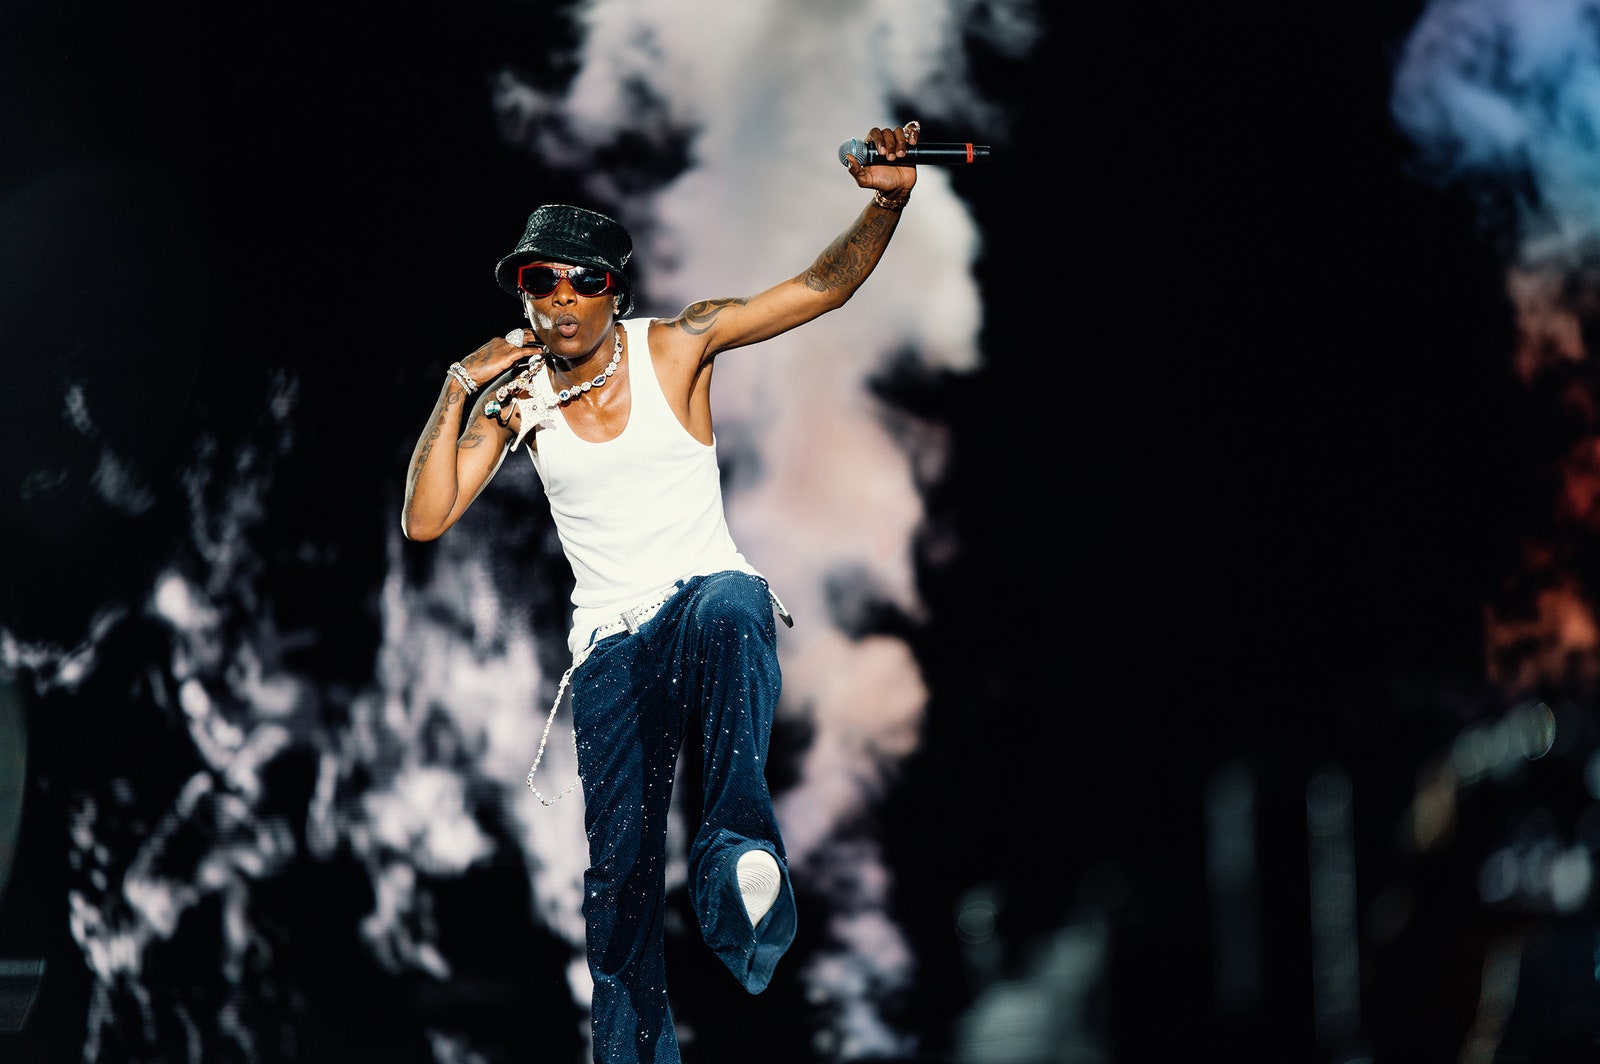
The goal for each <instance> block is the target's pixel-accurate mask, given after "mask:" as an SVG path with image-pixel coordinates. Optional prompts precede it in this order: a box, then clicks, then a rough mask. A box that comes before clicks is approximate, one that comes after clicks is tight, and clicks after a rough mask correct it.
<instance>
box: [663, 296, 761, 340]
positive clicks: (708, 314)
mask: <svg viewBox="0 0 1600 1064" xmlns="http://www.w3.org/2000/svg"><path fill="white" fill-rule="evenodd" d="M744 304H745V300H743V299H702V300H700V302H698V303H690V304H689V305H688V306H687V307H684V308H683V313H682V314H679V315H678V316H677V317H676V318H674V319H672V320H671V321H669V322H666V323H665V324H666V326H667V328H669V329H682V330H683V331H684V332H686V333H688V334H690V335H691V336H699V335H701V334H702V333H704V332H706V330H708V329H710V328H711V326H712V325H713V324H715V323H716V320H717V315H718V314H721V313H722V309H723V308H724V307H742V306H744Z"/></svg>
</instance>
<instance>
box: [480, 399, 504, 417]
mask: <svg viewBox="0 0 1600 1064" xmlns="http://www.w3.org/2000/svg"><path fill="white" fill-rule="evenodd" d="M483 412H484V414H486V415H487V416H489V417H495V415H496V414H498V413H500V400H498V399H490V400H489V401H488V402H487V403H484V404H483ZM496 420H498V419H496Z"/></svg>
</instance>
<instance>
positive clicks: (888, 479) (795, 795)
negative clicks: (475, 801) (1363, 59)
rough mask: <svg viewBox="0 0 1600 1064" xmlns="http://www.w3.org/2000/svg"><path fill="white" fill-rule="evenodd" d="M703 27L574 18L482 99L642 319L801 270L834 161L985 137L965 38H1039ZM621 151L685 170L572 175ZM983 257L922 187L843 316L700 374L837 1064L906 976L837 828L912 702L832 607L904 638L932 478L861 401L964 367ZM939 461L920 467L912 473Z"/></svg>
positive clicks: (809, 12) (931, 29)
mask: <svg viewBox="0 0 1600 1064" xmlns="http://www.w3.org/2000/svg"><path fill="white" fill-rule="evenodd" d="M712 11H713V9H712V8H709V7H707V6H706V5H704V4H697V3H687V2H683V0H677V2H666V3H663V2H658V0H651V2H644V0H603V2H599V3H593V4H589V5H586V6H585V7H583V8H582V9H581V14H580V18H581V23H582V39H581V42H580V44H579V45H578V49H577V51H578V54H577V56H576V57H575V60H574V63H575V70H576V72H575V74H574V76H573V77H572V80H571V82H570V84H568V85H565V86H560V87H555V86H548V85H536V84H531V83H529V82H528V81H527V80H526V79H525V78H524V77H522V76H520V75H518V74H516V73H513V72H511V71H506V72H504V73H502V75H501V76H500V78H499V79H498V82H497V85H496V89H497V91H496V110H497V119H498V122H499V127H500V128H501V129H502V130H503V131H505V134H506V136H507V137H508V139H511V140H513V141H514V142H516V143H518V144H520V145H521V146H522V147H524V148H525V149H526V150H527V151H528V152H529V154H530V155H531V156H533V157H534V158H536V159H537V160H538V161H539V163H540V164H541V165H544V166H552V167H557V168H561V169H565V170H568V171H571V172H572V173H573V174H574V175H575V176H576V177H577V178H578V179H579V180H581V181H582V182H583V184H584V187H585V188H586V190H587V191H588V193H589V194H590V195H591V196H592V197H593V199H592V202H590V203H588V204H586V205H589V206H594V207H596V208H598V209H601V210H603V211H606V212H607V213H613V214H616V215H617V216H618V217H620V218H621V219H622V220H623V221H624V223H625V224H627V225H628V226H629V228H630V229H631V230H632V232H633V234H634V238H635V247H636V252H635V259H634V263H635V266H636V268H637V269H638V271H639V272H640V273H641V274H642V275H643V276H644V277H645V278H646V282H647V285H646V288H645V289H644V290H641V291H640V292H639V297H640V298H639V303H640V306H641V312H642V313H646V314H652V313H653V314H659V315H670V314H673V313H676V312H677V311H678V310H679V309H681V308H682V307H683V306H685V305H687V304H688V303H690V302H693V301H694V300H696V299H702V298H715V297H722V296H738V295H750V294H754V293H755V292H757V291H759V290H761V289H762V288H765V287H767V286H768V285H771V284H775V283H778V282H780V281H782V280H785V279H787V278H788V277H791V276H793V275H795V274H797V273H799V272H801V271H802V270H804V269H806V268H807V267H808V266H809V265H810V264H811V262H812V261H813V260H814V259H815V257H816V256H817V255H818V254H819V253H820V252H821V251H822V250H823V249H824V248H825V247H826V246H827V245H828V244H829V243H830V242H831V241H832V240H833V238H834V237H835V236H836V235H838V234H839V233H840V232H841V231H843V230H844V229H845V228H846V227H847V226H848V225H849V224H850V222H851V221H852V219H853V218H854V217H855V216H856V215H857V214H858V213H859V212H860V210H861V209H862V208H863V207H864V206H865V204H866V201H867V196H866V194H865V193H863V192H862V191H861V190H860V189H859V188H858V187H857V186H856V185H855V183H854V181H853V180H852V179H851V178H850V177H849V175H848V173H847V172H846V171H845V169H844V167H843V166H842V165H841V164H840V162H839V160H838V154H837V149H838V146H839V144H840V143H841V142H842V141H844V140H846V139H848V138H850V137H852V136H862V135H864V134H865V133H866V131H867V130H868V129H869V128H870V127H872V126H887V125H894V124H900V123H903V122H906V121H908V120H910V119H913V118H915V119H918V120H920V121H921V122H922V123H923V127H924V136H925V137H926V138H927V139H929V140H934V141H937V140H965V139H969V138H972V139H982V138H975V137H974V136H973V134H972V133H971V126H972V125H973V124H981V125H982V126H983V128H984V129H985V130H986V131H996V132H999V131H1001V129H1002V121H1001V116H999V115H996V114H994V113H993V111H992V110H991V109H990V108H988V107H987V106H986V105H985V104H984V103H983V101H982V100H981V98H980V97H979V94H978V93H977V92H976V91H975V89H974V87H973V86H972V84H971V83H970V81H969V80H968V78H967V77H966V64H965V62H964V59H963V47H964V40H963V35H964V34H969V35H970V34H979V35H984V36H986V37H987V38H988V40H989V43H990V44H991V46H993V47H995V48H997V49H999V50H1001V51H1004V52H1008V53H1012V54H1018V53H1021V52H1023V51H1025V50H1026V48H1027V47H1028V46H1029V45H1030V44H1031V43H1032V41H1033V39H1034V37H1035V36H1036V34H1037V29H1036V25H1035V22H1034V17H1033V12H1032V9H1031V6H1030V5H1028V4H1025V3H1011V4H994V5H988V4H984V5H980V4H976V3H946V4H934V5H930V4H914V3H909V2H905V0H901V2H896V3H877V4H866V5H843V4H816V5H810V4H806V5H800V4H787V3H780V2H775V0H768V2H759V3H743V4H738V5H734V6H726V5H722V6H717V7H716V8H715V9H714V12H715V14H714V17H712V15H711V13H712ZM898 100H914V101H916V103H915V105H914V106H906V105H902V104H898V103H896V101H898ZM942 128H946V129H952V130H954V131H953V132H950V133H948V134H946V135H941V134H940V133H939V130H941V129H942ZM624 139H626V142H627V143H628V144H630V145H640V144H642V145H645V146H646V150H647V151H648V150H650V147H649V146H652V145H655V146H659V147H660V149H661V153H662V156H663V160H664V159H665V158H667V157H668V152H669V150H670V149H672V148H673V147H675V146H676V147H678V149H679V150H680V151H681V152H682V156H683V157H684V158H685V159H686V165H685V167H684V169H683V170H682V171H681V172H679V173H677V174H675V175H673V176H672V177H671V178H670V179H669V180H666V181H665V183H657V184H656V185H654V186H652V187H649V188H648V189H647V190H646V191H643V192H639V191H636V190H635V189H634V188H633V187H632V186H630V185H629V184H628V183H627V182H625V181H623V180H620V176H621V175H618V174H617V173H615V172H614V168H609V167H607V166H604V165H599V164H595V162H594V161H595V159H596V156H597V155H598V154H599V153H601V152H603V151H604V150H605V149H607V148H611V147H614V146H615V145H617V144H618V143H619V142H621V141H623V140H624ZM674 140H676V142H677V143H676V144H673V143H669V142H671V141H674ZM534 206H537V204H532V203H530V204H527V205H525V207H526V209H527V210H531V209H532V208H533V207H534ZM516 220H517V221H520V217H519V218H518V219H516ZM511 221H512V219H508V223H510V222H511ZM980 250H981V246H980V241H979V234H978V232H977V229H976V226H975V224H974V221H973V218H972V216H971V214H970V212H969V211H968V210H967V208H966V206H965V205H964V204H963V203H962V201H961V200H960V199H959V198H958V197H957V196H955V195H954V194H953V192H952V187H951V183H950V181H949V175H948V173H946V172H942V171H940V170H938V169H934V168H928V167H924V168H923V169H922V171H921V173H920V174H919V177H918V183H917V188H916V192H915V195H914V199H913V204H912V206H911V207H910V208H909V209H908V210H907V211H906V212H905V215H904V217H903V219H902V221H901V224H900V227H899V230H898V232H897V234H896V236H895V239H894V243H893V244H892V245H891V247H890V249H889V251H888V253H887V254H886V256H885V257H884V260H883V262H882V263H881V265H880V266H879V268H878V270H877V272H876V273H875V274H874V275H873V276H872V278H871V279H870V280H869V281H868V282H867V284H866V286H865V287H864V288H863V289H862V290H861V291H860V292H859V293H858V294H857V295H856V296H855V297H854V299H853V301H852V302H851V303H850V304H849V305H848V306H846V307H845V308H843V309H842V310H840V311H838V312H836V313H834V314H831V315H828V316H826V317H824V318H822V319H819V320H818V321H815V322H813V323H811V324H809V325H807V326H805V327H803V328H801V329H799V330H797V331H795V332H793V333H790V334H787V335H785V336H782V337H779V338H777V339H774V340H771V341H768V342H767V343H764V344H762V345H760V346H759V347H757V348H754V349H751V350H748V351H737V352H732V353H730V354H728V355H725V356H723V357H722V358H721V359H719V361H718V364H717V369H716V385H715V390H714V393H713V394H714V398H713V404H714V408H715V414H716V418H717V437H718V445H719V449H720V451H721V453H722V454H723V455H724V456H725V457H726V456H728V455H738V456H740V457H741V461H740V462H739V464H738V466H737V468H734V469H732V470H731V472H730V477H729V482H728V484H727V485H726V502H727V507H728V517H729V522H730V525H731V527H732V530H733V533H734V537H735V540H736V541H737V542H738V543H739V545H740V547H741V549H742V550H743V551H744V553H745V555H746V556H747V557H749V558H750V559H751V561H752V562H753V563H754V564H755V565H756V566H757V567H758V568H760V569H761V570H762V571H763V572H764V573H766V575H767V576H768V577H769V578H770V579H771V581H772V583H773V585H774V588H775V590H776V591H777V593H778V594H779V596H780V597H781V598H782V599H783V600H784V602H785V604H786V605H787V606H788V607H789V609H790V610H791V611H792V613H793V614H794V616H795V618H796V623H795V626H794V628H793V629H792V630H782V631H781V633H780V638H779V649H780V653H781V656H782V661H783V667H784V700H783V705H782V706H781V707H780V714H788V715H793V716H798V717H802V718H804V719H805V722H806V724H807V725H808V726H809V728H810V729H811V732H812V734H813V735H814V741H813V745H812V746H811V748H810V749H809V750H808V751H807V752H806V754H805V757H804V763H803V768H802V774H801V778H800V780H799V781H798V783H797V784H796V785H795V786H794V787H793V788H792V789H790V790H788V791H787V792H785V793H783V794H781V795H779V796H778V800H779V808H778V813H779V818H780V824H781V826H782V829H783V832H784V839H785V843H786V845H787V847H788V851H789V854H790V859H791V867H792V868H793V869H794V870H795V873H796V875H797V876H798V877H800V878H802V879H804V878H806V877H807V876H808V875H811V874H812V873H813V872H819V871H820V870H822V869H828V870H830V873H833V874H836V872H837V870H838V869H841V868H849V869H851V870H852V874H850V875H848V876H838V877H837V878H838V882H840V883H848V887H847V888H845V889H846V891H847V894H848V896H837V897H835V898H833V899H832V901H833V903H834V904H835V906H836V909H835V912H834V916H833V921H832V925H831V926H830V928H829V930H830V932H831V934H830V937H831V938H833V939H836V940H837V941H838V942H840V943H842V944H843V945H842V946H841V947H840V949H841V950H843V951H844V952H842V953H840V954H839V955H836V956H831V957H821V958H817V959H815V960H813V961H812V962H811V963H810V964H809V967H808V969H807V971H806V973H805V977H806V979H807V980H808V982H809V983H810V984H811V986H810V994H811V996H812V999H813V1004H816V1003H821V1002H828V1003H831V1004H832V1005H834V1006H836V1008H835V1009H834V1010H832V1011H834V1012H835V1014H836V1016H837V1017H838V1019H837V1025H838V1026H837V1029H835V1030H834V1031H832V1032H830V1035H831V1039H832V1040H833V1041H835V1042H836V1044H837V1045H838V1046H839V1047H840V1048H841V1049H842V1050H845V1051H846V1055H853V1054H856V1053H883V1052H894V1051H903V1050H904V1049H905V1048H907V1047H906V1046H905V1045H904V1039H903V1038H902V1037H900V1036H899V1035H897V1034H895V1033H894V1032H892V1031H890V1030H889V1029H888V1026H887V1024H886V1023H885V1021H884V1020H883V1019H882V1018H881V1017H880V1016H878V1015H876V1014H875V1012H874V1011H873V1009H871V1008H870V1007H867V1008H863V1007H862V1003H863V1001H867V1002H870V1001H871V1000H874V999H875V996H876V995H879V994H884V995H887V994H892V993H893V992H894V991H895V990H897V989H900V988H903V986H904V985H905V983H906V981H907V980H908V979H909V978H910V975H911V970H910V969H911V951H910V950H909V949H908V948H907V946H906V943H905V942H904V941H903V940H902V939H901V936H900V932H899V929H898V928H897V927H896V926H895V924H894V922H893V919H892V916H891V915H890V914H888V913H887V912H886V906H887V901H888V894H889V890H890V888H891V886H892V883H891V881H890V876H889V874H888V871H887V870H886V869H885V868H884V866H883V865H882V860H881V856H880V854H879V853H878V848H877V846H876V845H875V844H874V843H873V841H872V840H871V839H862V838H850V837H846V834H845V831H846V829H843V828H842V826H843V825H859V823H860V822H862V818H863V816H865V817H866V818H867V821H868V822H870V814H871V810H872V808H873V806H874V804H875V802H876V801H877V800H878V799H880V798H881V797H882V796H883V794H884V792H885V791H886V790H887V789H888V788H890V787H892V786H893V782H894V778H895V774H896V769H897V766H898V765H899V763H900V762H901V761H902V760H903V759H904V758H905V757H906V756H907V755H908V754H909V753H911V752H912V751H913V750H914V749H915V747H916V743H917V740H918V735H919V731H920V728H921V724H922V715H923V712H924V709H925V706H926V702H927V692H926V690H925V688H924V684H923V679H922V676H921V674H920V671H919V669H918V667H917V663H916V661H915V660H914V657H913V655H912V653H911V650H910V648H909V647H908V646H907V645H906V644H905V643H904V642H903V641H901V640H899V639H897V638H891V637H884V636H875V637H869V638H861V639H858V638H854V637H852V635H851V634H850V633H848V632H846V631H844V630H842V629H841V628H840V627H839V626H838V622H839V621H840V620H841V619H840V618H835V617H833V616H830V601H829V587H830V581H833V582H838V581H840V580H841V579H842V578H848V579H849V580H850V581H851V582H852V584H853V586H855V587H856V588H857V589H858V592H857V593H858V594H860V595H861V597H862V598H863V599H864V600H877V601H880V602H885V603H888V604H890V605H892V607H894V608H897V609H899V610H901V611H903V612H904V613H905V614H907V615H908V616H910V617H912V618H913V619H919V618H921V617H922V613H923V605H922V603H921V601H920V599H919V595H918V591H917V587H916V581H915V573H914V568H913V560H914V559H913V555H912V546H913V537H914V535H915V533H916V532H917V529H918V526H919V524H920V523H921V521H922V519H923V511H922V506H921V500H920V498H919V496H918V493H917V488H916V485H917V483H918V477H919V476H922V477H925V476H926V475H927V474H928V473H929V472H930V468H929V464H925V463H930V459H929V456H928V455H921V456H916V455H908V454H907V453H906V449H905V448H904V446H903V444H902V443H900V442H898V441H897V440H896V438H895V436H894V435H893V434H892V432H891V431H890V418H889V416H888V415H887V414H886V411H885V410H884V409H883V408H882V406H881V404H880V403H879V401H878V400H877V399H875V398H874V397H873V396H872V394H871V393H870V392H869V390H868V385H869V382H870V381H871V380H872V379H873V378H874V377H876V376H879V375H881V374H883V373H884V372H885V371H886V370H887V369H888V368H889V367H890V365H891V363H892V362H893V361H894V360H895V359H897V358H906V357H910V358H912V359H914V360H915V361H916V362H917V363H919V364H920V366H921V367H924V368H928V369H931V370H934V371H957V372H959V371H966V370H971V369H973V368H974V367H975V366H976V365H977V363H978V360H979V348H978V343H977V336H978V329H979V326H980V324H981V308H980V306H979V302H978V291H977V287H976V285H975V283H974V280H973V278H972V276H971V267H972V264H973V262H974V260H975V259H976V257H977V256H978V254H979V252H980ZM928 435H929V436H930V437H931V438H933V439H934V440H938V439H939V434H938V433H937V432H932V433H929V434H928ZM745 456H753V457H750V458H748V459H747V458H745ZM938 461H939V457H938V452H937V450H936V451H935V454H934V456H933V458H932V459H931V464H932V466H933V467H934V468H933V469H932V470H931V471H932V472H935V473H936V472H937V463H938ZM914 463H916V464H915V466H914ZM863 584H864V585H865V586H862V585H863ZM843 620H848V618H845V619H843ZM579 992H581V988H575V993H579Z"/></svg>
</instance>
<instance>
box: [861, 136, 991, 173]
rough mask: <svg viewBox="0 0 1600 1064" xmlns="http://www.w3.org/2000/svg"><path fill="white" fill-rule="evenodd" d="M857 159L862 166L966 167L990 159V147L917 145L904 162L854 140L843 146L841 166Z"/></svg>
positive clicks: (907, 150)
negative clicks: (882, 156) (885, 156)
mask: <svg viewBox="0 0 1600 1064" xmlns="http://www.w3.org/2000/svg"><path fill="white" fill-rule="evenodd" d="M852 158H854V159H855V161H856V162H858V163H860V164H861V165H862V166H876V165H878V164H880V163H882V164H885V165H888V166H930V165H931V166H966V165H967V164H968V163H976V162H979V161H981V160H984V159H987V158H989V145H987V144H913V145H910V146H909V147H907V148H906V154H905V157H904V158H901V159H884V158H881V157H879V155H878V149H877V148H875V147H873V146H872V145H871V144H869V143H867V142H866V141H864V140H858V139H857V138H855V137H851V138H850V139H849V140H847V141H845V142H844V143H843V144H841V145H839V165H840V166H849V165H850V163H849V160H850V159H852Z"/></svg>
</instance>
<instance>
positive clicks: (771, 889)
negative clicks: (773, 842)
mask: <svg viewBox="0 0 1600 1064" xmlns="http://www.w3.org/2000/svg"><path fill="white" fill-rule="evenodd" d="M738 874H739V893H740V894H741V895H743V896H744V907H745V909H746V910H748V911H749V913H750V926H751V927H754V926H756V925H757V924H759V923H760V922H761V918H762V917H763V916H765V915H767V910H769V909H771V908H772V903H773V902H775V901H777V900H778V888H779V887H780V886H782V885H783V874H782V873H781V872H779V871H778V862H777V859H776V858H774V857H773V856H772V855H771V854H770V853H768V852H767V851H766V850H762V849H755V850H746V851H745V852H744V853H743V854H741V855H740V856H739V864H738Z"/></svg>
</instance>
